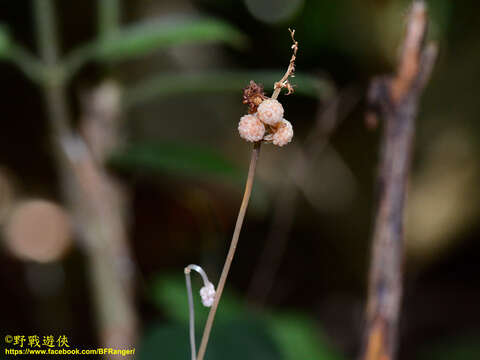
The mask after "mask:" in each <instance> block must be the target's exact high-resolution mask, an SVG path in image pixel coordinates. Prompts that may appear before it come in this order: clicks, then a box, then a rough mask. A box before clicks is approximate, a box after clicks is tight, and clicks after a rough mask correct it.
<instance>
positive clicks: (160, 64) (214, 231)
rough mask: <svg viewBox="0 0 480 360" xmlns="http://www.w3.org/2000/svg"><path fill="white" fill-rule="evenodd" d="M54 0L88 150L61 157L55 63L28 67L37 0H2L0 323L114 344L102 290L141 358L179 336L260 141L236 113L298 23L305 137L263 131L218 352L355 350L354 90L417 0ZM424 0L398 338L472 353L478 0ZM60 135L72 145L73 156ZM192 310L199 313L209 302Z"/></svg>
mask: <svg viewBox="0 0 480 360" xmlns="http://www.w3.org/2000/svg"><path fill="white" fill-rule="evenodd" d="M37 1H38V0H37ZM39 1H41V0H39ZM53 3H54V5H55V10H56V15H55V19H56V22H57V27H58V35H59V59H58V64H53V65H52V66H57V69H61V70H62V71H65V74H67V75H65V74H63V73H62V74H63V75H62V76H63V77H62V76H60V75H58V74H57V75H58V76H59V78H61V79H62V80H60V81H63V83H62V84H63V85H64V86H63V89H62V91H63V92H64V95H65V99H64V100H63V101H64V105H65V106H67V107H68V111H69V112H70V114H71V115H70V116H69V119H64V120H66V121H67V123H69V126H71V129H72V131H73V132H74V133H78V134H81V136H82V139H84V141H85V143H86V144H87V148H88V151H89V152H90V153H91V154H93V155H94V156H93V155H92V157H93V158H94V160H93V161H92V162H91V163H90V162H88V161H87V162H85V163H83V162H81V163H79V164H80V165H78V166H76V165H75V164H76V163H75V164H74V170H73V171H71V170H68V167H67V169H66V170H65V168H62V160H59V158H62V155H61V152H62V150H61V145H58V144H57V142H56V135H55V131H56V130H55V126H54V125H52V124H54V121H52V113H51V112H49V111H48V106H49V105H48V102H49V101H51V99H50V100H49V96H48V91H49V90H48V89H49V87H50V86H51V87H55V86H56V85H55V84H57V83H55V79H56V78H55V76H56V75H55V74H56V73H54V72H48V71H46V70H45V69H44V70H40V71H38V74H39V75H38V77H39V78H40V80H38V79H37V80H35V79H34V80H33V81H32V78H35V71H37V70H35V69H36V67H35V66H33V73H34V74H33V75H32V74H31V73H29V70H28V69H31V68H32V66H29V65H28V64H27V65H25V62H27V63H28V61H30V60H32V59H35V58H34V57H37V56H39V54H40V53H41V51H40V47H41V45H39V44H41V43H42V40H41V39H38V37H39V36H38V35H39V31H40V30H39V27H38V21H39V20H38V19H39V14H38V12H39V11H41V10H40V9H39V7H35V6H34V3H33V2H32V1H28V0H17V1H8V0H2V1H0V22H1V24H2V27H1V28H0V29H1V32H0V60H1V61H0V74H1V79H2V84H1V88H0V89H1V90H0V91H2V96H1V99H2V123H1V124H2V125H1V130H0V229H1V233H0V239H1V240H2V241H1V243H2V246H1V250H0V292H1V293H2V294H3V296H2V299H1V300H0V304H1V307H0V324H1V330H2V334H3V335H2V336H4V335H5V334H12V335H15V334H19V335H33V334H37V335H50V334H57V335H58V334H66V335H67V336H68V337H69V340H70V343H72V344H74V345H75V346H77V347H85V348H88V347H96V346H99V345H101V344H102V343H103V344H105V343H109V344H115V340H112V338H113V339H117V338H116V336H117V335H116V334H113V335H112V334H107V335H106V334H105V323H108V321H111V320H112V319H110V320H108V315H106V316H100V315H99V311H101V310H99V309H102V305H101V304H102V303H103V304H104V305H103V306H104V308H103V309H104V310H105V308H107V309H108V306H106V307H105V304H110V306H111V307H112V309H116V310H112V311H118V312H116V313H115V314H116V315H115V316H113V317H114V318H115V319H117V320H118V318H122V319H123V318H124V317H125V319H127V320H125V322H122V320H120V323H121V324H120V325H119V327H121V326H124V325H125V324H127V325H125V326H127V327H128V326H129V325H128V324H130V325H131V326H132V328H129V329H128V330H127V331H126V332H125V333H128V334H127V335H125V336H124V337H122V336H123V335H118V336H120V338H122V339H124V340H125V339H132V341H134V342H135V346H136V348H137V354H138V358H139V359H153V358H157V359H158V358H161V359H164V358H165V359H177V358H178V359H186V358H187V357H188V356H189V347H188V333H187V323H188V317H187V305H186V304H187V300H186V292H185V290H184V279H183V268H184V266H186V265H187V264H190V263H196V264H199V265H201V266H202V267H203V268H204V269H205V271H206V272H207V274H208V275H209V277H210V279H211V280H212V281H213V282H214V283H217V281H218V280H217V279H218V277H219V274H220V271H221V267H222V265H223V261H224V256H225V254H226V251H227V248H228V244H229V241H230V237H231V234H232V231H233V227H234V224H235V219H236V215H237V211H238V208H239V205H240V201H241V196H242V191H243V186H244V181H245V179H246V173H247V168H248V161H249V156H250V155H249V154H250V150H251V144H247V143H245V142H244V141H243V140H241V139H240V138H239V136H238V132H237V123H238V120H239V118H240V116H242V115H243V114H244V113H246V108H245V106H244V105H242V103H241V94H242V88H243V87H245V86H246V85H247V84H248V82H249V81H250V80H255V81H257V82H260V83H263V84H264V85H265V89H266V92H267V94H271V89H272V87H273V82H274V81H276V80H278V79H280V78H281V76H282V75H283V72H284V71H285V70H286V67H287V65H288V61H289V59H290V55H291V49H290V46H291V39H290V35H289V33H288V31H287V29H288V28H289V27H290V28H294V29H296V39H297V40H298V42H299V46H300V49H299V52H298V59H297V63H296V64H297V74H298V76H297V77H296V78H293V79H292V83H293V84H296V92H295V94H293V95H290V96H288V97H287V96H283V95H282V96H281V97H280V101H281V102H282V103H283V105H284V108H285V116H286V118H287V119H288V120H289V121H291V122H292V124H293V127H294V131H295V137H294V141H293V143H292V144H290V145H289V146H286V147H283V148H274V147H273V146H272V145H265V146H263V148H262V153H261V156H260V162H259V165H258V173H257V177H256V180H255V186H254V190H253V197H252V201H251V204H250V207H249V209H248V213H247V218H246V221H245V225H244V228H243V231H242V235H241V237H240V244H239V248H238V251H237V254H236V257H235V261H234V264H233V266H232V269H231V273H230V276H229V280H228V282H227V289H226V294H225V298H224V299H222V302H221V304H220V308H219V315H218V322H216V324H215V327H214V331H213V333H212V340H211V344H210V347H209V350H208V351H207V358H209V356H210V358H211V359H217V358H218V359H219V358H226V357H227V356H228V358H231V359H234V358H237V357H238V358H245V357H247V356H248V357H250V358H251V359H252V360H253V359H270V358H271V359H351V358H355V356H356V355H357V354H358V353H359V349H360V341H361V338H362V336H361V332H362V326H363V311H364V305H365V301H366V285H367V274H368V265H369V255H370V254H369V249H370V238H371V236H370V235H371V228H372V222H373V210H374V204H375V193H374V183H375V175H376V166H377V160H378V148H379V146H378V145H379V136H380V134H381V131H379V130H380V128H381V126H382V123H381V122H380V123H379V124H378V128H376V129H375V127H374V126H371V125H372V124H370V126H369V125H368V124H366V123H365V120H364V112H365V100H364V94H365V91H366V88H367V86H368V82H369V80H370V79H371V78H372V77H373V76H375V75H380V74H384V73H388V72H390V71H392V69H393V68H394V66H395V60H396V57H397V55H398V52H399V44H400V42H401V39H402V34H403V29H404V25H405V22H406V14H407V12H408V8H409V4H410V1H401V0H364V1H360V0H337V1H314V0H278V1H272V0H244V1H240V0H223V1H220V0H196V1H195V0H192V1H187V0H176V1H170V0H164V1H153V0H137V1H130V0H124V1H112V0H105V1H103V0H98V1H94V0H88V1H55V2H53ZM427 3H428V5H429V11H430V18H431V24H430V34H429V37H430V38H431V39H432V40H434V41H436V42H437V43H438V45H439V49H440V56H439V59H438V62H437V64H436V66H435V69H434V73H433V77H432V80H431V82H430V84H429V86H428V88H427V90H426V92H425V95H424V97H423V99H422V103H421V106H420V113H419V116H418V121H417V129H416V135H415V137H416V139H415V154H414V161H413V170H412V175H411V179H410V181H409V196H408V205H407V212H406V217H407V221H406V262H405V293H404V300H403V308H402V315H401V319H402V320H401V330H400V343H399V358H400V359H457V360H464V359H465V360H466V359H478V356H479V355H480V325H479V324H480V309H479V307H478V304H479V303H480V284H479V282H478V277H479V275H480V266H479V261H478V259H479V256H478V253H479V251H480V246H479V243H478V241H477V238H478V236H479V235H480V226H479V224H480V223H479V221H478V220H479V218H480V207H479V201H478V199H479V198H480V197H479V190H478V186H477V185H478V183H479V180H480V165H479V162H478V153H479V136H478V131H479V126H478V124H477V118H478V116H479V115H480V102H479V101H478V93H477V83H476V81H477V76H480V75H479V74H478V72H479V69H478V66H477V64H478V63H479V61H480V45H479V44H480V43H479V41H478V36H479V35H480V30H479V27H478V21H479V20H480V18H479V16H478V4H477V2H475V1H473V0H464V1H451V0H436V1H428V2H427ZM36 12H37V13H36ZM85 44H91V45H87V47H85ZM88 46H90V47H88ZM20 47H21V48H22V49H23V50H22V51H19V50H18V48H20ZM78 49H83V50H80V51H78ZM85 49H86V50H85ZM92 49H93V50H92ZM82 51H83V52H82ZM25 53H26V54H25ZM28 53H30V54H32V55H28ZM72 54H73V55H72ZM63 59H66V61H65V62H63ZM35 61H37V60H35ZM69 61H70V62H69ZM75 61H76V63H75ZM22 64H23V65H22ZM68 64H70V65H71V64H79V65H78V66H77V65H75V66H73V65H72V66H70V67H69V66H68ZM22 70H23V71H22ZM25 70H26V71H25ZM47 70H48V69H47ZM29 77H30V78H29ZM52 79H53V80H52ZM52 84H54V85H52ZM57 100H58V99H57ZM61 101H62V100H60V102H61ZM98 104H100V105H98ZM98 107H99V108H100V109H101V110H98ZM105 109H106V110H105ZM49 114H50V115H49ZM105 114H106V115H105ZM98 119H100V120H98ZM105 119H106V120H105ZM97 120H98V121H97ZM104 120H105V121H104ZM92 124H93V125H92ZM98 124H100V125H98ZM98 129H100V130H98ZM113 129H114V130H113ZM98 133H100V135H98V136H97V135H96V134H98ZM92 134H93V135H92ZM105 134H106V135H105ZM57 135H60V138H61V137H62V134H61V132H60V134H57ZM60 143H61V144H64V145H65V143H64V142H61V141H60ZM105 143H107V145H105ZM56 144H57V145H56ZM70 145H71V144H70ZM70 145H68V146H69V147H68V149H67V150H65V149H66V148H64V150H65V152H66V153H67V157H70V158H74V159H82V156H83V155H82V154H84V152H82V151H83V150H82V149H81V146H80V148H78V147H75V149H74V150H72V149H73V147H72V146H70ZM104 145H105V146H104ZM75 146H76V145H75ZM69 149H70V150H72V151H73V152H74V153H73V152H72V151H70V150H69ZM79 149H80V150H79ZM98 149H100V150H98ZM97 150H98V151H97ZM59 153H60V155H59ZM72 153H73V155H72ZM97 154H101V156H98V157H97ZM89 164H90V165H91V164H93V165H92V166H91V167H89V166H90V165H89ZM91 169H93V170H91ZM69 171H71V173H70V172H69ZM65 173H67V175H65ZM69 174H70V175H69ZM92 174H93V175H92ZM97 175H98V176H97ZM69 177H73V178H75V181H76V182H77V183H78V184H80V185H78V184H77V185H74V186H73V187H72V186H68V183H69V180H68V179H69ZM89 181H91V182H89ZM86 183H88V184H90V185H88V186H87V185H85V187H82V185H84V184H86ZM112 183H113V185H112ZM110 185H112V187H113V188H114V189H115V191H112V194H113V195H111V196H110V195H108V196H107V195H105V194H107V193H108V194H110V190H109V189H110ZM75 186H79V187H78V188H80V189H83V191H85V194H86V195H85V194H83V193H79V192H78V191H76V190H75V189H77V188H76V187H75ZM117 190H118V192H117ZM69 192H70V193H69ZM112 199H113V200H112ZM89 201H90V202H89ZM85 203H86V205H85ZM92 204H93V205H92ZM90 205H91V206H92V208H90V207H89V206H90ZM85 209H87V210H85ZM89 209H90V210H89ZM91 209H93V210H91ZM96 211H98V214H100V215H98V216H97V215H95V214H97V213H96ZM92 214H93V216H92ZM92 217H94V218H96V219H91V218H92ZM119 219H120V220H121V221H120V220H119ZM95 220H96V221H97V223H95ZM119 221H120V223H119ZM92 224H94V225H92ZM95 224H96V226H97V227H96V228H95ZM112 224H113V225H112ZM99 227H100V228H101V229H99ZM110 228H112V229H115V230H112V231H111V233H110V234H109V235H104V237H105V238H107V245H102V243H100V240H98V243H97V242H96V241H97V237H96V235H95V234H96V233H95V229H96V230H97V231H99V232H102V231H106V232H108V229H110ZM92 229H93V230H92ZM105 229H106V230H105ZM112 233H113V234H114V235H112ZM85 234H86V235H85ZM92 234H93V235H92ZM115 234H120V235H118V236H116V235H115ZM109 236H110V237H112V238H114V239H116V238H122V239H123V240H124V241H123V242H119V243H115V242H111V243H108V238H109ZM84 237H86V238H87V240H84V239H83V238H84ZM98 238H99V239H100V238H102V236H98ZM96 246H98V248H97V247H96ZM102 246H104V247H102ZM104 248H107V249H109V250H106V252H105V253H104V252H103V250H102V249H104ZM99 249H100V250H99ZM98 254H101V256H99V255H98ZM100 258H101V259H103V260H101V259H100ZM117 262H119V263H121V265H118V264H117ZM124 262H125V264H127V265H122V264H124ZM102 264H106V265H102ZM102 266H103V267H102ZM112 267H113V268H115V269H118V268H120V269H123V270H125V272H126V273H127V275H125V276H126V278H127V280H126V282H125V283H124V285H125V284H126V285H125V287H126V288H124V290H125V291H122V285H121V284H120V286H119V288H114V289H113V290H111V291H110V290H108V289H107V288H105V286H104V285H102V280H99V281H97V280H98V279H97V280H95V279H96V277H99V278H101V277H102V271H106V273H108V274H109V275H108V274H107V275H106V278H105V277H104V278H103V279H104V280H105V279H107V280H106V283H110V284H113V283H114V281H115V273H118V271H111V270H112ZM102 269H103V270H102ZM123 270H122V271H123ZM120 272H121V271H120ZM112 273H113V274H112ZM104 275H105V273H104ZM108 276H112V277H111V278H109V277H108ZM122 276H123V275H122ZM117 280H118V279H117ZM118 281H119V283H121V282H122V281H123V280H122V279H121V278H120V277H119V280H118ZM92 284H93V286H92ZM99 284H100V285H99ZM193 284H194V288H195V289H199V287H200V286H201V285H200V280H199V279H196V278H195V279H194V282H193ZM102 286H103V287H102ZM112 286H113V287H115V286H114V285H112ZM102 288H103V289H104V290H105V291H103V292H102V291H101V290H99V289H102ZM119 289H120V290H119ZM115 291H117V292H118V294H120V295H119V296H116V295H115V294H116V292H115ZM195 292H197V290H195ZM194 296H196V297H198V296H197V295H194ZM122 297H125V298H126V299H127V300H125V302H122V300H121V299H120V300H119V298H122ZM118 302H120V303H121V304H120V305H118V306H117V303H118ZM99 304H100V305H99ZM122 304H123V305H122ZM125 304H126V305H125ZM196 310H197V313H198V316H197V318H198V319H197V320H198V324H197V325H198V329H197V334H199V333H200V331H201V329H202V326H203V321H204V320H205V317H206V312H207V310H206V309H204V308H201V305H199V304H197V307H196ZM107 312H108V311H107ZM105 319H106V320H105ZM113 323H115V321H113ZM102 324H103V325H102ZM111 324H112V322H110V325H111ZM102 329H103V330H102ZM111 329H118V328H116V327H115V326H113V327H111ZM102 331H103V333H102ZM112 331H116V330H112ZM198 336H199V335H198ZM105 339H107V340H105ZM108 339H110V340H108ZM126 342H127V343H128V342H129V340H127V341H126ZM120 343H123V344H125V341H123V342H122V341H119V344H120ZM132 345H133V344H131V345H129V346H132Z"/></svg>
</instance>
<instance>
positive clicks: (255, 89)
mask: <svg viewBox="0 0 480 360" xmlns="http://www.w3.org/2000/svg"><path fill="white" fill-rule="evenodd" d="M266 98H267V97H266V96H265V93H264V91H263V86H262V85H258V84H257V83H255V81H253V80H250V84H249V85H248V86H247V87H246V88H245V89H243V98H242V103H243V104H245V105H248V113H249V114H255V113H256V112H257V107H258V105H260V104H261V103H262V101H263V100H265V99H266Z"/></svg>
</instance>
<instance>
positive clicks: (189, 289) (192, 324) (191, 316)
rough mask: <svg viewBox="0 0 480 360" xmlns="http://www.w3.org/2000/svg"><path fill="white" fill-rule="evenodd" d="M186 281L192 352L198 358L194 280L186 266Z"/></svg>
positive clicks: (193, 357) (193, 356) (194, 358)
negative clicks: (193, 291) (193, 292)
mask: <svg viewBox="0 0 480 360" xmlns="http://www.w3.org/2000/svg"><path fill="white" fill-rule="evenodd" d="M185 283H186V284H187V296H188V316H189V321H190V324H189V332H190V352H191V354H192V360H196V358H197V349H196V346H195V309H194V307H193V295H192V281H191V279H190V271H188V272H187V268H185Z"/></svg>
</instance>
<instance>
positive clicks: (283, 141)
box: [272, 119, 293, 146]
mask: <svg viewBox="0 0 480 360" xmlns="http://www.w3.org/2000/svg"><path fill="white" fill-rule="evenodd" d="M292 138H293V128H292V124H290V121H288V120H285V119H282V122H281V123H280V124H279V125H278V127H277V129H276V131H275V132H274V134H273V137H272V143H273V145H277V146H284V145H287V144H288V143H289V142H290V141H292Z"/></svg>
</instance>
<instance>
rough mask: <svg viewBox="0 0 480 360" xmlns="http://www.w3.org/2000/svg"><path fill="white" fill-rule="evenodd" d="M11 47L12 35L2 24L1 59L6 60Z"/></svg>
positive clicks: (0, 28)
mask: <svg viewBox="0 0 480 360" xmlns="http://www.w3.org/2000/svg"><path fill="white" fill-rule="evenodd" d="M10 45H11V39H10V33H9V31H8V28H7V27H6V26H5V25H3V24H0V58H4V57H6V56H7V55H8V50H9V48H10Z"/></svg>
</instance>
